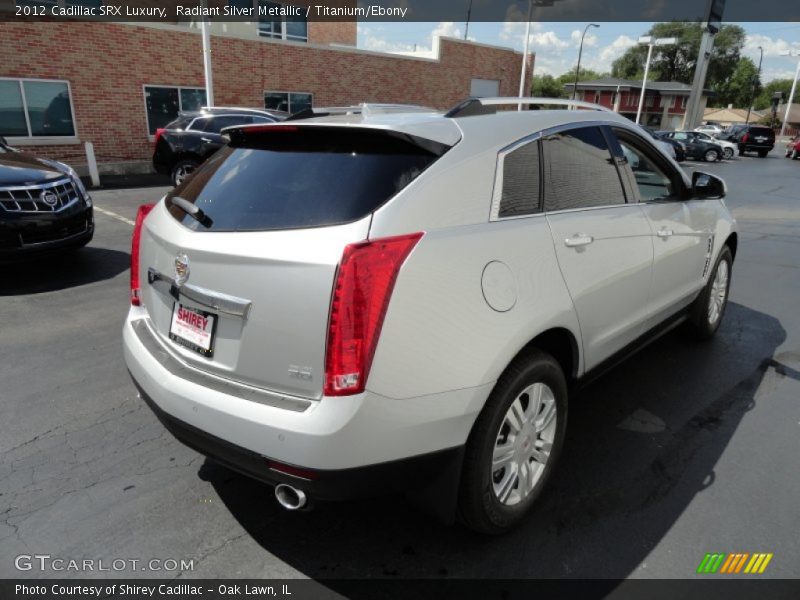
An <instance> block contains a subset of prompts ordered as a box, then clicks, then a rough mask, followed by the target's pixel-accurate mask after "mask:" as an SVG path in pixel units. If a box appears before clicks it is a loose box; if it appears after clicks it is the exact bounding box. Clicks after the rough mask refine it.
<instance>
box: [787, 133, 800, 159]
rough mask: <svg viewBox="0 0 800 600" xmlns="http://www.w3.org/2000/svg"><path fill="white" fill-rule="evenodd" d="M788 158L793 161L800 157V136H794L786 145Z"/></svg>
mask: <svg viewBox="0 0 800 600" xmlns="http://www.w3.org/2000/svg"><path fill="white" fill-rule="evenodd" d="M786 156H787V157H789V158H792V159H794V158H797V157H800V134H798V135H796V136H794V138H792V140H791V141H790V142H789V143H788V144H787V145H786Z"/></svg>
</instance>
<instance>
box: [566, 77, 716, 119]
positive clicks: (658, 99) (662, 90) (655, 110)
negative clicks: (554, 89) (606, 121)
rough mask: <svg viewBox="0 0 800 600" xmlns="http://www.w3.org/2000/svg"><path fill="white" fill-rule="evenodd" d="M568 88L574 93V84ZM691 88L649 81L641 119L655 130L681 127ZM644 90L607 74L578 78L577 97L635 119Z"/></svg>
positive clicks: (706, 93)
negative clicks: (587, 79)
mask: <svg viewBox="0 0 800 600" xmlns="http://www.w3.org/2000/svg"><path fill="white" fill-rule="evenodd" d="M565 87H566V89H567V92H568V93H569V94H570V96H571V95H572V89H573V87H575V86H574V84H572V83H569V84H567V85H566V86H565ZM691 91H692V86H690V85H686V84H685V83H678V82H674V81H648V82H647V86H646V87H645V96H644V105H643V106H642V116H641V118H640V120H639V122H640V123H641V124H642V125H647V126H649V127H653V128H655V129H681V128H682V127H683V120H684V117H685V115H686V105H687V103H688V102H689V95H690V94H691ZM641 93H642V82H641V81H631V80H629V79H617V78H616V77H604V78H602V79H596V80H594V81H579V82H578V95H577V98H578V99H580V100H584V101H586V102H593V103H595V104H600V105H602V106H606V107H608V108H610V109H612V110H613V111H614V112H618V113H620V114H621V115H624V116H626V117H628V118H629V119H631V120H632V121H635V120H636V112H637V110H638V108H639V99H640V97H641ZM709 94H710V93H709V92H708V91H707V90H706V91H705V93H704V94H703V97H702V99H701V102H702V105H703V106H702V107H703V108H705V104H706V100H707V98H708V97H709ZM701 114H702V111H701Z"/></svg>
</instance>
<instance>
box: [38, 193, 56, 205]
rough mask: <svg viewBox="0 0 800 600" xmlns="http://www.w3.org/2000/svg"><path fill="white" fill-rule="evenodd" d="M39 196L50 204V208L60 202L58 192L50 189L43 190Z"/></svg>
mask: <svg viewBox="0 0 800 600" xmlns="http://www.w3.org/2000/svg"><path fill="white" fill-rule="evenodd" d="M39 198H40V199H41V201H42V202H44V203H45V204H47V206H49V207H50V208H52V207H54V206H55V205H56V204H58V194H56V193H55V192H51V191H49V190H48V191H45V192H42V193H41V195H40V196H39Z"/></svg>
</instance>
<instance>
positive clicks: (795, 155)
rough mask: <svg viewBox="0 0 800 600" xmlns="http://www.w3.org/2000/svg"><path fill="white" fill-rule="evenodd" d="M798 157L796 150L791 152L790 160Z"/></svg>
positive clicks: (799, 154)
mask: <svg viewBox="0 0 800 600" xmlns="http://www.w3.org/2000/svg"><path fill="white" fill-rule="evenodd" d="M798 156H800V153H798V152H797V149H794V150H792V157H791V158H792V160H795V159H796V158H797V157H798Z"/></svg>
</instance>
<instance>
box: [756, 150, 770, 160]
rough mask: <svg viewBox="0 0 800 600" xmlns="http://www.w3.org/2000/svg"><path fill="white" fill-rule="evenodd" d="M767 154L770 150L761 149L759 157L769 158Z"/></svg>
mask: <svg viewBox="0 0 800 600" xmlns="http://www.w3.org/2000/svg"><path fill="white" fill-rule="evenodd" d="M767 154H769V150H759V151H758V158H767Z"/></svg>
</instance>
